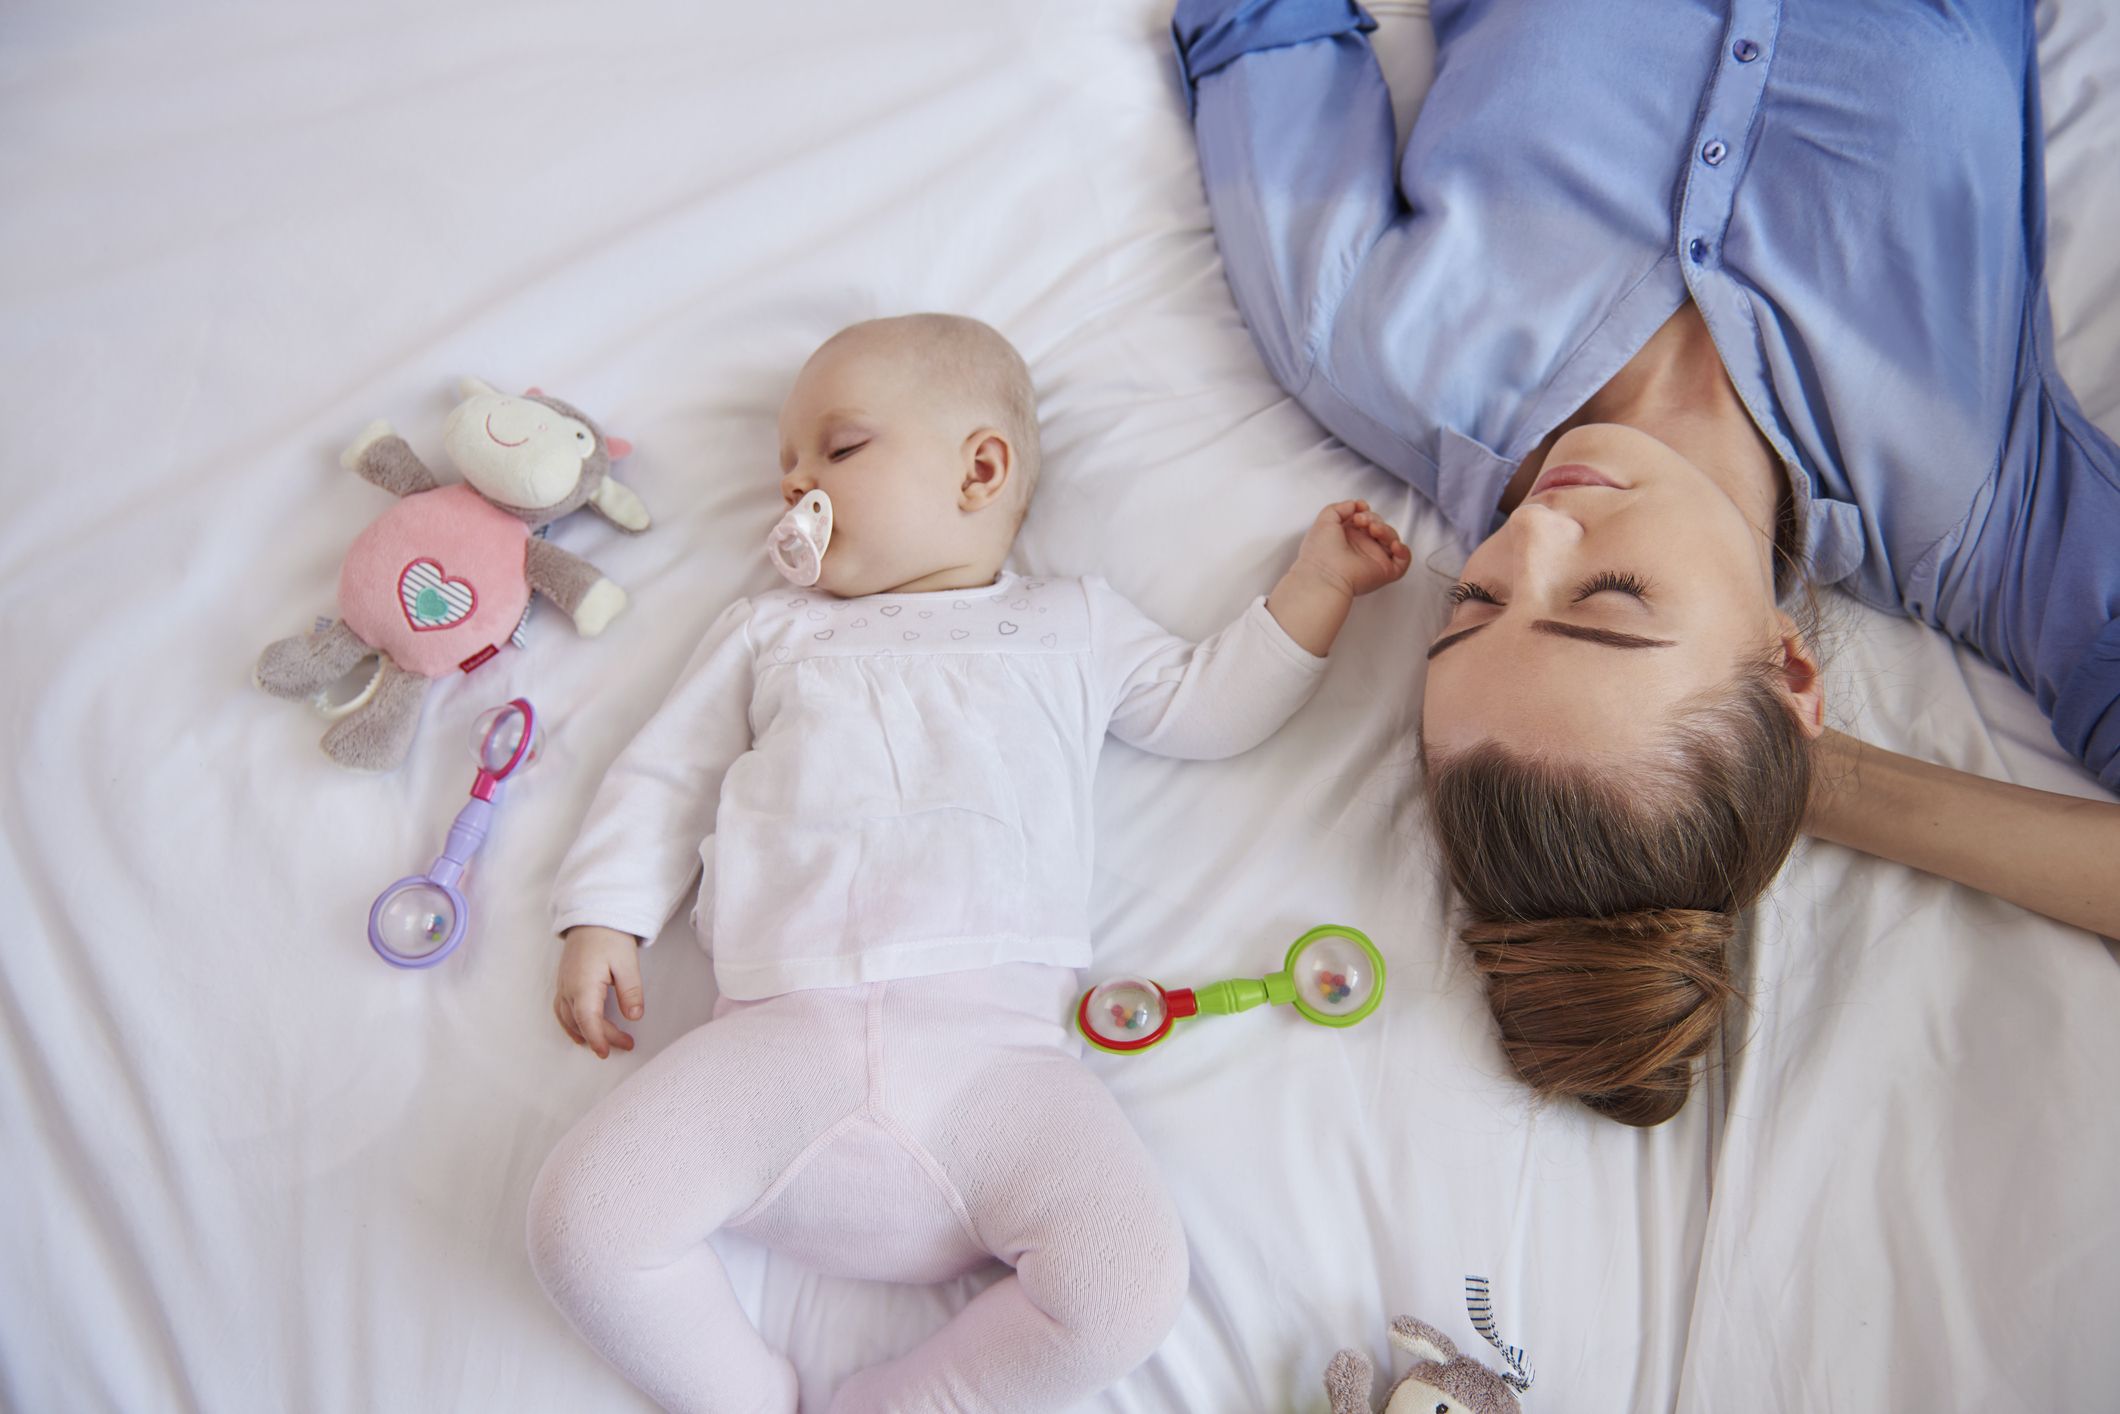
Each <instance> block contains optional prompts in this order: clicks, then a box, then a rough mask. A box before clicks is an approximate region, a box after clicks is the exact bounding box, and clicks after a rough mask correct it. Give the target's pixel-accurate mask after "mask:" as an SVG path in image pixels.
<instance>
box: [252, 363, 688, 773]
mask: <svg viewBox="0 0 2120 1414" xmlns="http://www.w3.org/2000/svg"><path fill="white" fill-rule="evenodd" d="M462 392H463V395H464V400H463V401H462V402H461V403H459V404H458V405H457V406H456V408H455V409H453V410H452V411H451V412H450V414H449V417H448V420H447V422H446V423H445V424H444V425H443V429H442V447H443V450H444V451H446V452H447V453H448V455H449V460H450V461H451V462H453V463H455V465H456V468H457V470H458V472H460V473H461V474H462V476H463V481H462V482H461V483H452V484H449V485H444V484H442V482H441V481H440V480H439V479H438V478H437V477H436V476H435V475H434V473H432V472H431V471H429V470H428V469H427V467H426V465H425V464H424V463H422V462H421V461H420V459H419V457H418V456H417V455H416V454H415V453H414V452H413V450H412V448H411V447H410V446H408V445H407V444H406V442H405V439H404V438H402V437H400V436H398V435H397V434H396V433H395V432H393V431H391V428H390V424H389V423H387V422H375V423H371V424H369V426H368V428H367V429H366V430H365V431H363V432H362V433H361V435H360V436H359V437H358V438H356V439H355V440H354V442H353V444H352V445H351V446H349V447H347V448H346V450H345V451H344V452H343V453H341V454H340V457H339V460H340V462H341V463H342V464H343V465H344V466H345V467H346V468H347V469H348V470H349V471H353V472H357V473H358V474H359V475H360V476H362V477H363V478H365V479H366V480H368V481H372V482H374V483H375V484H376V485H378V486H380V487H382V488H383V489H384V490H386V491H388V492H390V493H391V494H392V495H394V496H397V497H399V500H398V502H397V504H396V505H394V506H392V507H391V508H390V509H389V510H387V511H385V512H384V513H383V515H382V516H381V517H380V518H379V519H377V520H376V521H375V522H374V523H372V524H371V525H370V526H369V527H368V528H367V529H366V530H364V531H362V532H361V534H360V535H359V536H358V537H356V538H355V540H354V542H353V546H352V548H351V549H349V550H348V551H347V552H346V559H345V563H344V564H343V566H342V567H341V569H340V572H339V618H338V621H337V622H335V623H333V624H331V625H330V626H329V627H326V628H322V629H319V630H318V631H317V632H315V633H310V634H304V635H300V636H297V637H294V638H283V639H281V640H280V641H279V642H277V643H274V644H272V645H271V646H270V647H268V648H267V649H266V650H265V651H264V653H263V654H261V655H260V656H259V658H258V665H257V670H256V673H255V674H254V676H255V677H256V680H257V683H258V686H260V687H262V688H264V689H265V690H266V691H267V692H270V693H272V694H273V695H274V696H276V697H287V698H294V699H297V700H307V701H309V702H312V703H313V704H315V705H316V706H317V707H318V709H319V710H320V711H324V712H325V713H326V714H327V715H330V716H335V717H337V718H338V719H339V720H338V721H337V722H335V723H334V724H333V725H332V727H331V729H330V730H329V731H327V732H325V733H324V740H323V746H324V751H325V754H326V755H328V756H330V757H331V759H332V760H334V761H336V762H338V763H339V764H340V765H342V766H348V767H352V768H354V769H356V770H368V771H386V770H389V769H391V768H392V767H394V766H396V765H398V763H400V762H401V761H403V760H404V759H405V754H406V753H407V752H408V751H410V750H411V748H412V738H413V735H414V734H415V732H417V731H418V729H419V720H420V705H421V703H422V702H423V701H424V700H425V698H426V695H427V686H428V684H429V682H431V681H432V680H433V679H435V678H438V677H441V676H443V675H445V674H447V673H451V672H456V671H459V670H461V671H463V672H467V673H468V672H470V671H471V670H472V669H474V668H476V667H478V666H479V665H480V664H482V663H484V662H485V661H486V660H487V659H489V658H491V657H492V656H493V655H494V654H495V653H497V652H498V651H499V650H500V648H501V646H502V645H503V644H505V643H506V642H507V641H508V640H509V638H510V636H511V635H512V634H513V633H514V632H515V630H516V628H517V627H518V626H519V625H520V624H521V623H522V620H523V615H524V614H525V613H526V612H527V611H528V609H529V604H530V595H531V592H532V591H533V590H534V591H536V592H537V593H539V594H542V595H544V596H545V597H546V598H548V599H550V600H552V602H553V603H555V604H557V605H558V606H559V607H560V609H561V610H562V611H563V612H565V613H566V614H567V615H568V616H569V617H570V618H572V619H573V620H574V626H575V628H576V629H577V630H578V631H579V632H580V633H581V634H582V635H583V636H585V637H594V636H595V635H597V634H599V633H602V632H603V631H604V629H605V628H606V627H607V626H608V625H609V624H610V622H611V620H612V619H614V618H616V617H617V616H618V614H619V613H620V612H621V611H622V610H624V608H625V607H626V593H625V591H624V590H623V589H620V588H619V587H618V586H617V585H615V584H613V583H612V582H611V581H610V580H608V579H606V578H604V576H603V572H602V571H600V570H598V569H597V568H596V566H594V565H592V564H590V563H589V562H588V561H587V560H584V559H581V558H579V557H578V556H575V555H571V554H569V553H568V552H567V551H565V550H562V549H560V548H559V547H558V546H557V545H553V544H551V543H549V542H548V541H545V540H543V539H540V538H537V537H535V536H533V535H532V534H531V532H532V531H534V530H536V529H539V528H540V527H543V526H546V525H549V524H551V523H552V522H553V521H556V520H558V519H559V518H560V517H562V516H565V515H568V514H571V513H572V512H574V511H576V510H579V509H581V508H582V507H584V506H587V507H589V508H590V509H592V510H594V511H596V512H597V513H599V514H600V515H602V516H603V517H604V518H605V519H606V520H609V521H610V522H611V523H612V524H614V525H617V526H618V527H620V528H621V529H623V530H628V531H641V530H645V529H647V528H648V511H647V507H645V506H643V505H642V504H641V501H640V497H638V496H636V495H634V494H633V492H631V491H630V490H628V489H626V487H625V486H623V485H621V484H620V483H619V482H617V481H616V480H614V479H612V477H611V474H610V473H611V463H612V462H613V461H615V460H617V459H618V458H620V457H623V456H624V455H626V453H627V452H629V451H631V450H632V448H631V446H630V445H629V444H628V443H626V441H625V440H624V439H623V438H618V437H606V436H605V435H604V433H603V432H602V431H601V430H600V429H599V428H598V427H597V425H596V424H595V423H594V422H592V421H590V420H589V417H588V416H587V414H585V413H583V412H582V411H581V410H580V409H578V408H576V407H574V406H572V405H571V404H569V403H564V402H561V401H560V400H559V399H558V398H555V397H551V396H549V395H547V394H545V393H542V392H540V391H539V390H538V389H536V388H532V389H531V390H530V391H529V392H527V393H525V394H524V395H523V396H521V397H510V396H508V395H507V394H504V393H501V392H499V391H498V390H496V389H494V388H493V387H491V386H490V385H488V384H486V383H483V382H480V381H479V380H478V379H476V378H467V379H465V380H464V382H463V385H462ZM369 658H373V659H375V660H376V667H375V672H374V674H373V675H372V676H371V677H370V678H369V680H368V682H367V684H366V685H365V686H364V687H363V688H362V690H361V691H360V692H359V693H358V694H357V695H356V696H355V697H354V698H353V700H352V701H350V702H347V703H344V704H342V705H337V706H333V705H331V704H328V703H326V702H325V700H324V693H325V690H326V689H327V688H329V687H330V686H331V685H332V684H333V683H336V682H337V681H339V680H340V679H341V678H343V677H345V676H346V675H347V674H348V673H350V672H352V671H353V670H354V669H355V668H357V667H358V666H360V664H361V663H362V662H363V660H365V659H369Z"/></svg>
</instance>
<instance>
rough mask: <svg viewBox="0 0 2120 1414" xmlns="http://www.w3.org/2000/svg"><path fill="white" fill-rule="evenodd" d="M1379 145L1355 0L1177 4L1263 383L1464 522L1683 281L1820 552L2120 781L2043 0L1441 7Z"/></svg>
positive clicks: (1677, 300)
mask: <svg viewBox="0 0 2120 1414" xmlns="http://www.w3.org/2000/svg"><path fill="white" fill-rule="evenodd" d="M1433 9H1434V20H1435V29H1436V51H1437V62H1436V77H1435V83H1434V86H1433V87H1432V88H1431V89H1430V90H1429V93H1428V96H1427V99H1426V101H1425V103H1424V105H1423V107H1422V109H1421V112H1420V116H1419V118H1418V120H1417V121H1416V123H1415V125H1414V128H1413V133H1412V136H1411V137H1410V138H1409V139H1408V141H1407V144H1406V152H1405V156H1404V158H1403V160H1402V161H1401V162H1400V163H1399V164H1398V168H1397V171H1396V172H1394V170H1393V160H1392V150H1393V146H1394V128H1393V124H1392V118H1391V109H1390V95H1389V94H1388V92H1387V91H1386V89H1385V87H1384V82H1383V79H1382V77H1381V75H1380V73H1379V71H1378V68H1377V64H1376V60H1375V58H1374V56H1373V55H1372V54H1371V53H1370V50H1369V42H1368V39H1367V37H1366V32H1367V31H1368V30H1370V29H1373V28H1374V27H1375V26H1374V22H1373V21H1372V20H1371V19H1370V18H1369V16H1368V15H1367V14H1365V13H1364V12H1363V10H1362V9H1361V8H1360V6H1358V5H1356V4H1354V3H1352V0H1180V3H1179V5H1178V7H1177V14H1176V19H1175V22H1174V32H1175V37H1176V40H1177V47H1178V54H1179V59H1180V67H1181V69H1182V71H1183V74H1184V77H1185V81H1186V84H1187V87H1188V91H1189V92H1190V94H1191V96H1192V99H1193V103H1194V127H1195V132H1196V135H1197V138H1198V141H1199V150H1200V168H1201V173H1202V175H1203V177H1204V179H1205V182H1206V186H1207V194H1208V199H1209V202H1210V204H1211V206H1212V208H1213V211H1214V218H1215V228H1216V234H1217V237H1218V239H1219V241H1220V243H1221V246H1222V253H1223V260H1224V264H1225V267H1226V269H1227V271H1228V274H1229V281H1230V285H1231V287H1232V288H1233V289H1234V291H1235V294H1236V298H1237V303H1238V305H1239V306H1240V307H1241V308H1242V310H1243V312H1244V316H1245V319H1246V321H1247V323H1248V324H1249V325H1250V327H1251V330H1252V334H1253V337H1254V338H1255V339H1256V341H1257V343H1258V345H1259V349H1260V351H1261V352H1262V353H1263V354H1264V355H1265V358H1266V361H1267V363H1268V364H1269V365H1270V366H1271V368H1272V370H1273V372H1274V374H1275V376H1276V377H1277V378H1278V379H1279V380H1280V381H1281V383H1282V384H1283V385H1285V386H1286V387H1287V388H1288V389H1289V390H1290V391H1291V392H1293V393H1294V394H1295V395H1296V397H1297V398H1298V399H1299V400H1300V401H1301V402H1302V403H1303V405H1304V406H1305V407H1307V408H1308V409H1309V410H1310V411H1311V413H1312V414H1313V415H1315V416H1316V417H1317V418H1318V420H1319V421H1320V422H1322V423H1324V424H1325V426H1326V427H1328V428H1329V429H1331V430H1332V431H1333V432H1334V433H1336V434H1338V435H1339V436H1340V437H1341V438H1342V439H1343V440H1344V441H1346V442H1347V443H1348V444H1349V445H1351V446H1353V447H1354V448H1355V449H1356V450H1358V451H1360V452H1362V453H1363V454H1364V455H1366V456H1367V457H1369V458H1370V459H1371V460H1373V461H1375V462H1377V463H1378V464H1379V465H1381V466H1383V467H1384V468H1386V469H1387V470H1389V471H1391V472H1393V473H1395V474H1397V475H1399V476H1401V477H1403V478H1405V479H1406V480H1407V481H1408V482H1410V483H1411V484H1412V485H1413V486H1414V487H1415V488H1416V489H1417V490H1419V491H1420V492H1422V494H1424V495H1425V496H1427V497H1428V498H1429V499H1430V500H1431V501H1433V502H1434V503H1435V504H1436V506H1437V507H1438V508H1439V509H1440V510H1441V511H1442V513H1443V515H1444V517H1445V518H1446V519H1447V520H1448V521H1449V523H1450V525H1451V526H1452V528H1453V529H1454V530H1455V531H1456V533H1457V534H1458V536H1459V537H1460V538H1461V539H1462V540H1463V541H1464V543H1465V544H1466V545H1467V546H1468V547H1469V546H1471V545H1473V544H1475V543H1477V542H1478V541H1479V540H1481V539H1483V538H1484V537H1485V536H1486V535H1487V534H1488V533H1490V532H1491V531H1492V530H1493V528H1494V527H1495V526H1496V525H1497V524H1498V523H1499V519H1498V514H1497V504H1498V502H1499V501H1500V498H1501V494H1502V490H1503V488H1504V487H1505V486H1506V485H1507V483H1508V481H1509V478H1510V476H1511V474H1512V472H1513V471H1514V470H1515V468H1516V466H1517V465H1518V464H1519V463H1520V462H1521V461H1522V460H1523V459H1524V458H1525V457H1526V456H1528V455H1530V453H1531V452H1532V451H1533V449H1535V448H1536V447H1537V446H1538V444H1539V443H1540V442H1541V441H1542V440H1543V439H1544V438H1545V436H1546V434H1547V433H1549V432H1550V431H1552V430H1553V428H1554V427H1555V426H1557V425H1558V424H1559V423H1560V422H1561V421H1562V420H1563V419H1565V418H1566V417H1567V416H1568V415H1569V414H1571V413H1573V412H1574V411H1575V410H1576V409H1577V408H1578V407H1580V406H1581V405H1582V404H1583V402H1584V401H1586V400H1587V399H1588V398H1589V397H1590V395H1591V394H1593V393H1594V392H1596V391H1597V390H1598V389H1599V388H1600V387H1602V386H1603V385H1604V383H1605V382H1606V381H1607V380H1608V379H1610V378H1611V377H1612V376H1613V375H1614V374H1615V373H1617V372H1618V371H1619V369H1620V368H1621V366H1622V365H1624V364H1625V363H1626V362H1627V360H1628V359H1629V358H1631V357H1632V356H1633V355H1634V354H1635V353H1636V352H1637V351H1639V350H1640V348H1641V347H1642V345H1643V344H1644V343H1646V342H1647V340H1648V338H1649V336H1650V335H1651V334H1652V333H1654V332H1655V331H1656V329H1657V328H1658V327H1660V326H1661V325H1662V324H1663V322H1664V321H1665V320H1666V319H1667V318H1669V317H1670V315H1671V314H1672V313H1674V312H1675V311H1676V310H1677V309H1678V308H1679V307H1680V305H1681V304H1682V303H1683V302H1684V301H1685V300H1686V299H1687V298H1689V297H1690V298H1691V299H1692V301H1693V303H1694V304H1695V305H1696V306H1697V307H1698V308H1699V310H1700V312H1701V315H1702V317H1703V318H1704V319H1705V320H1706V323H1707V326H1708V329H1709V331H1710V333H1711V334H1712V335H1713V336H1714V339H1715V345H1716V348H1717V350H1718V351H1719V352H1720V354H1721V356H1722V360H1723V363H1724V365H1725V367H1726V368H1727V369H1728V370H1729V374H1730V378H1731V380H1732V382H1733V383H1734V384H1735V386H1736V389H1737V392H1738V394H1739V395H1740V396H1741V397H1742V398H1743V399H1744V402H1745V405H1746V407H1747V408H1748V409H1749V410H1750V412H1751V415H1752V418H1753V420H1754V422H1756V423H1757V424H1758V426H1759V428H1760V430H1761V431H1762V432H1763V433H1764V434H1765V435H1766V437H1767V438H1768V440H1769V441H1770V442H1771V443H1772V444H1773V446H1774V448H1775V450H1776V451H1777V452H1778V453H1779V454H1780V456H1781V458H1782V460H1783V462H1784V464H1785V465H1786V466H1787V467H1788V469H1789V473H1790V481H1791V484H1792V486H1793V487H1794V488H1795V492H1796V494H1797V496H1798V497H1799V498H1800V499H1802V500H1803V501H1804V502H1805V503H1806V505H1805V510H1806V523H1807V530H1808V545H1807V547H1806V555H1807V559H1808V562H1809V565H1810V569H1811V572H1812V574H1813V575H1814V576H1815V577H1816V578H1817V579H1818V580H1820V581H1821V582H1824V583H1842V584H1844V585H1845V586H1846V587H1847V588H1848V589H1850V590H1852V591H1853V592H1854V593H1855V594H1856V595H1857V596H1859V597H1860V598H1862V599H1864V600H1866V601H1868V602H1869V603H1871V604H1875V605H1878V606H1880V607H1883V608H1887V609H1891V610H1893V611H1895V612H1900V613H1907V614H1912V615H1914V616H1915V617H1917V618H1920V619H1922V620H1924V621H1926V622H1928V623H1931V624H1934V625H1935V626H1937V627H1939V628H1941V629H1944V630H1945V631H1946V632H1948V633H1950V634H1952V635H1953V636H1954V637H1956V638H1958V639H1960V640H1961V641H1963V642H1965V643H1967V644H1970V645H1971V646H1972V647H1973V648H1975V649H1976V650H1977V651H1979V652H1980V653H1981V654H1982V655H1983V656H1985V657H1986V658H1988V659H1989V660H1990V661H1992V662H1994V663H1995V664H1996V665H1998V666H1999V667H2001V668H2003V669H2004V670H2006V671H2007V672H2009V673H2010V674H2011V675H2012V676H2014V677H2015V678H2016V679H2017V681H2018V682H2020V683H2022V684H2024V686H2025V687H2026V688H2028V689H2029V690H2030V691H2031V692H2032V693H2033V694H2034V695H2035V696H2036V698H2037V700H2038V703H2039V706H2040V709H2041V710H2042V711H2044V712H2045V713H2046V714H2047V716H2048V717H2049V719H2050V720H2051V721H2052V722H2053V726H2054V732H2055V735H2056V737H2057V738H2058V739H2059V740H2060V741H2061V743H2062V745H2064V746H2065V747H2067V748H2068V750H2069V751H2070V752H2071V753H2073V754H2074V755H2075V756H2076V757H2077V758H2078V759H2080V760H2082V761H2083V762H2084V763H2085V764H2087V765H2088V766H2089V767H2090V768H2091V770H2092V771H2093V772H2094V773H2095V774H2097V775H2098V776H2099V777H2100V779H2101V780H2102V781H2103V782H2104V783H2105V785H2106V786H2108V787H2110V788H2114V789H2120V622H2116V618H2120V448H2116V447H2115V446H2114V444H2113V442H2112V440H2111V439H2110V438H2108V437H2106V436H2105V435H2104V434H2103V433H2101V432H2100V431H2099V430H2098V429H2097V428H2096V427H2095V426H2093V425H2092V424H2091V422H2090V421H2089V419H2088V418H2086V417H2084V416H2083V414H2082V413H2081V411H2080V410H2079V409H2078V408H2077V406H2076V404H2075V401H2074V399H2073V398H2072V397H2071V396H2070V395H2069V392H2068V390H2067V388H2066V386H2064V384H2063V383H2062V381H2061V379H2060V376H2059V375H2058V374H2057V373H2056V372H2055V370H2054V366H2053V357H2052V333H2051V328H2050V325H2049V315H2048V308H2047V297H2046V285H2045V278H2044V271H2043V262H2044V258H2045V198H2044V179H2043V153H2042V147H2041V126H2040V118H2039V110H2038V84H2037V73H2036V67H2035V65H2036V53H2035V50H2034V45H2033V35H2032V22H2031V5H2030V3H2029V2H2028V0H2015V3H2007V2H2006V0H1966V3H1957V4H1951V3H1945V4H1937V5H1917V4H1911V3H1892V2H1891V0H1729V3H1714V0H1539V3H1536V4H1530V3H1508V2H1507V0H1492V2H1491V3H1481V0H1435V4H1434V7H1433Z"/></svg>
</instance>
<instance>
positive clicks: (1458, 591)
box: [1443, 580, 1502, 609]
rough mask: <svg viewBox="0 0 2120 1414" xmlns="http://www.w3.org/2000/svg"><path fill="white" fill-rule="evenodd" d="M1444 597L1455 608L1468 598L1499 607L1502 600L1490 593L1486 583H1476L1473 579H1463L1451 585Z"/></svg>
mask: <svg viewBox="0 0 2120 1414" xmlns="http://www.w3.org/2000/svg"><path fill="white" fill-rule="evenodd" d="M1443 597H1444V598H1445V599H1447V600H1449V601H1450V607H1452V608H1453V609H1454V608H1456V607H1457V606H1458V605H1460V604H1462V603H1464V602H1465V601H1466V600H1468V599H1476V600H1478V601H1479V602H1480V603H1482V604H1493V605H1495V606H1497V607H1499V606H1500V605H1501V602H1502V601H1501V600H1499V599H1497V598H1495V597H1494V595H1492V594H1491V593H1489V592H1488V591H1487V587H1486V586H1485V585H1481V584H1474V583H1473V582H1472V581H1471V580H1461V581H1459V582H1458V583H1456V584H1453V585H1451V586H1450V592H1449V593H1448V594H1445V595H1444V596H1443Z"/></svg>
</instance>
